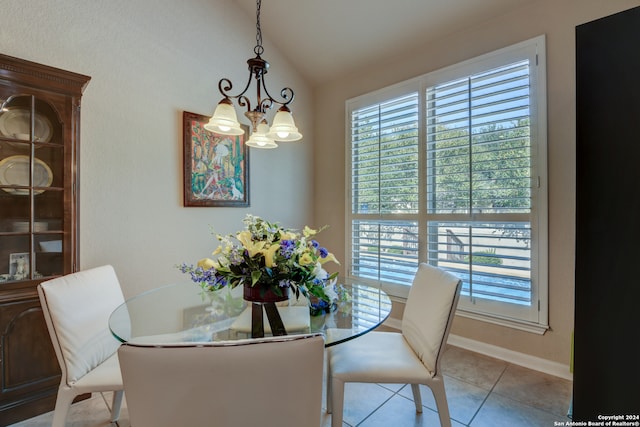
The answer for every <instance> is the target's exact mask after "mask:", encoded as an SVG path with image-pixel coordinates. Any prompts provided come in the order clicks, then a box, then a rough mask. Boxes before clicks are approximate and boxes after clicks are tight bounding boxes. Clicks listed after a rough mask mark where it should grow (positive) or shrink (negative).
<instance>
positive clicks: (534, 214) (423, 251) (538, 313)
mask: <svg viewBox="0 0 640 427" xmlns="http://www.w3.org/2000/svg"><path fill="white" fill-rule="evenodd" d="M545 49H546V48H545V36H544V35H541V36H538V37H535V38H532V39H529V40H526V41H523V42H520V43H517V44H514V45H511V46H508V47H505V48H502V49H498V50H496V51H493V52H490V53H487V54H484V55H480V56H478V57H476V58H472V59H469V60H467V61H463V62H460V63H458V64H455V65H452V66H449V67H445V68H442V69H439V70H435V71H432V72H429V73H426V74H424V75H421V76H418V77H415V78H412V79H409V80H406V81H403V82H400V83H397V84H394V85H391V86H388V87H385V88H382V89H379V90H376V91H373V92H370V93H367V94H364V95H361V96H359V97H356V98H352V99H349V100H347V101H346V103H345V107H346V108H345V124H346V126H345V142H346V143H345V160H346V161H345V169H346V174H345V176H346V177H347V179H346V180H345V181H346V182H345V187H346V188H345V197H346V199H345V230H346V233H345V234H346V236H347V237H346V238H345V254H346V266H345V268H346V274H347V276H348V277H349V278H350V279H355V280H360V281H365V282H370V283H376V284H378V285H380V286H381V287H382V288H383V289H384V290H385V291H386V292H387V293H388V294H389V295H390V296H392V297H397V298H400V299H405V298H406V297H407V295H408V293H409V289H410V285H411V283H407V284H406V285H400V284H397V283H395V284H394V283H388V282H383V281H375V280H367V279H362V278H359V277H354V276H352V275H351V272H352V268H353V259H352V255H353V253H352V249H353V246H352V223H353V221H354V220H358V219H360V220H367V219H369V220H378V221H383V220H408V221H416V222H417V223H418V230H419V249H418V253H419V255H418V258H419V259H418V262H427V257H428V254H427V245H428V242H427V240H428V238H426V236H427V223H428V222H429V221H434V220H440V218H442V216H441V215H440V214H431V213H428V211H427V200H426V198H427V194H426V186H427V182H426V181H427V173H426V165H427V141H426V138H427V136H426V132H427V126H426V111H425V110H426V105H427V101H426V92H427V89H428V88H429V87H433V86H435V85H438V84H442V83H445V82H450V81H452V80H456V79H459V78H464V77H469V76H472V75H474V74H477V73H482V72H485V71H487V70H490V69H492V68H496V67H500V66H504V65H506V64H510V63H513V62H517V61H519V60H523V59H529V63H530V80H529V81H530V111H529V117H530V123H531V125H530V132H531V134H530V141H531V164H532V166H531V167H532V177H531V179H532V184H531V212H530V213H528V214H496V215H494V216H495V217H496V218H495V219H496V220H497V221H509V219H510V218H513V219H521V218H522V217H523V215H525V216H528V217H529V218H528V220H529V222H530V224H531V240H532V244H531V249H530V254H531V293H532V295H531V307H530V308H529V309H528V310H529V311H530V312H531V313H530V314H531V315H529V316H528V317H527V318H526V319H524V318H515V317H512V316H511V315H509V310H502V309H500V306H504V305H505V304H501V303H496V304H497V308H498V310H497V312H488V311H487V310H486V309H487V307H485V306H483V309H482V310H477V309H474V308H473V307H472V306H469V305H468V304H465V303H464V302H462V301H461V303H460V304H459V306H458V310H457V314H458V315H461V316H464V317H469V318H473V319H478V320H482V321H486V322H490V323H495V324H499V325H503V326H509V327H512V328H516V329H520V330H525V331H528V332H532V333H538V334H543V333H544V332H545V331H546V330H547V329H548V328H549V326H548V205H547V114H546V109H547V100H546V51H545ZM416 91H417V93H418V99H419V100H418V149H419V154H418V156H419V160H418V161H419V163H418V169H419V174H418V177H419V183H418V186H419V194H418V197H419V200H418V203H419V209H418V212H417V213H416V214H376V215H373V214H358V213H353V211H352V193H351V187H352V163H351V159H352V156H351V154H352V153H351V150H352V143H351V132H352V128H351V115H352V112H354V111H356V110H359V109H363V108H366V107H368V106H371V105H374V104H380V103H383V102H385V101H389V100H391V99H394V98H397V97H400V96H403V95H408V94H411V93H416ZM473 217H474V216H473V215H471V218H473ZM441 220H442V221H449V220H451V218H446V217H445V218H444V219H441ZM472 220H473V219H472ZM461 300H462V298H461ZM488 305H489V306H491V305H492V304H488ZM489 308H490V309H491V310H493V308H491V307H489Z"/></svg>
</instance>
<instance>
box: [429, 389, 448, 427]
mask: <svg viewBox="0 0 640 427" xmlns="http://www.w3.org/2000/svg"><path fill="white" fill-rule="evenodd" d="M429 387H431V391H432V392H433V397H434V399H435V400H436V408H437V409H438V416H439V417H440V425H441V426H442V427H451V415H449V405H448V404H447V395H446V393H445V391H444V381H443V380H442V378H440V380H439V381H435V382H433V383H432V384H429Z"/></svg>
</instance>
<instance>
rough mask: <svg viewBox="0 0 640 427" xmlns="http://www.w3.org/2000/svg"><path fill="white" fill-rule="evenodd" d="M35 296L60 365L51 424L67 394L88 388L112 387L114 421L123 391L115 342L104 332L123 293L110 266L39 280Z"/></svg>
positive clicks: (57, 420)
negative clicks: (58, 382) (38, 298)
mask: <svg viewBox="0 0 640 427" xmlns="http://www.w3.org/2000/svg"><path fill="white" fill-rule="evenodd" d="M38 296H39V297H40V303H41V305H42V310H43V312H44V318H45V321H46V323H47V328H48V330H49V335H50V336H51V342H52V343H53V348H54V350H55V352H56V356H57V358H58V362H59V363H60V369H61V370H62V378H61V380H60V386H59V387H58V396H57V398H56V406H55V410H54V415H53V423H52V427H63V426H64V425H65V420H66V418H67V412H68V411H69V407H70V405H71V403H72V401H73V399H74V398H75V397H76V396H78V395H80V394H84V393H91V392H102V391H113V392H114V394H113V403H112V411H111V421H115V420H117V419H118V417H119V415H120V406H121V403H122V396H123V388H122V376H121V374H120V366H119V364H118V355H117V353H116V350H117V349H118V347H119V345H120V343H119V342H118V341H117V340H116V339H115V338H114V337H113V336H112V335H111V333H110V332H109V326H108V320H109V315H110V314H111V312H112V311H113V310H114V309H115V308H116V307H117V306H118V305H120V304H122V303H123V302H124V297H123V295H122V290H121V289H120V283H119V282H118V278H117V276H116V273H115V271H114V270H113V267H112V266H110V265H106V266H102V267H97V268H93V269H88V270H84V271H80V272H77V273H73V274H69V275H66V276H62V277H58V278H55V279H52V280H48V281H46V282H42V283H40V284H39V285H38Z"/></svg>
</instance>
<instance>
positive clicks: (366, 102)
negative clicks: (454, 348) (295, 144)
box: [346, 36, 547, 332]
mask: <svg viewBox="0 0 640 427" xmlns="http://www.w3.org/2000/svg"><path fill="white" fill-rule="evenodd" d="M545 91H546V87H545V66H544V37H543V36H541V37H537V38H535V39H532V40H529V41H526V42H523V43H520V44H517V45H515V46H511V47H508V48H505V49H501V50H499V51H497V52H493V53H491V54H487V55H483V56H482V57H479V58H475V59H473V60H470V61H466V62H464V63H462V64H458V65H455V66H452V67H448V68H446V69H443V70H439V71H436V72H432V73H429V74H426V75H424V76H420V77H418V78H416V79H412V80H410V81H407V82H403V83H400V84H398V85H395V86H392V87H389V88H385V89H383V90H380V91H377V92H374V93H371V94H367V95H364V96H361V97H359V98H356V99H353V100H350V101H348V102H347V122H348V126H347V132H348V133H349V134H348V140H349V142H350V143H349V144H348V150H349V152H348V156H349V157H350V159H351V161H350V162H348V166H347V167H348V171H347V175H348V176H350V177H351V185H350V188H349V191H348V192H347V193H348V194H347V197H348V203H347V206H348V209H347V213H346V216H347V224H348V226H349V227H350V230H349V235H350V239H349V242H348V248H347V249H348V250H347V253H348V256H349V265H348V269H349V274H350V275H351V276H354V277H357V278H362V279H369V280H375V281H377V282H379V283H381V284H383V285H384V286H385V287H386V289H387V291H388V292H390V293H391V294H394V295H397V296H406V294H407V293H408V286H407V285H410V284H411V281H412V279H413V276H414V274H415V272H416V271H417V267H418V264H419V263H420V262H428V263H429V264H432V265H436V266H439V267H442V268H444V269H446V270H448V271H451V272H453V273H454V274H456V275H457V276H458V277H460V278H461V279H462V280H463V289H462V295H461V298H460V303H459V307H458V313H459V314H462V315H466V316H470V317H475V318H481V319H484V320H489V321H492V322H496V323H500V324H508V325H512V326H515V327H518V328H521V329H525V330H530V331H535V332H541V331H544V330H545V328H546V325H547V308H546V307H547V259H546V258H547V257H546V253H547V251H546V245H547V220H546V217H547V211H546V97H545Z"/></svg>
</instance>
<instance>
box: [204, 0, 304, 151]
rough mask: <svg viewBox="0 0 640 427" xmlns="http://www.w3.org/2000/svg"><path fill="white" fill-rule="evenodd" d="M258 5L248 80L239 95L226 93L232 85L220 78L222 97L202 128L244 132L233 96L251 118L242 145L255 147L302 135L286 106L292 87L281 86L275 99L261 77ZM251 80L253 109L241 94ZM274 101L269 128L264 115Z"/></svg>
mask: <svg viewBox="0 0 640 427" xmlns="http://www.w3.org/2000/svg"><path fill="white" fill-rule="evenodd" d="M261 5H262V0H257V1H256V30H257V32H256V46H255V47H254V48H253V52H254V53H255V54H256V56H255V58H250V59H248V60H247V64H249V80H248V81H247V85H246V86H245V88H244V90H243V91H242V92H240V93H239V94H237V95H230V94H229V91H230V90H231V89H232V87H233V85H232V83H231V81H230V80H229V79H227V78H223V79H221V80H220V81H219V82H218V90H220V93H221V94H222V95H223V96H224V98H222V100H221V101H220V102H219V103H218V105H217V107H216V109H215V111H214V113H213V117H211V120H209V122H208V123H207V124H206V125H204V128H205V129H207V130H208V131H211V132H215V133H219V134H223V135H242V134H244V130H243V129H242V127H241V126H240V123H239V122H238V118H237V116H236V110H235V108H234V106H233V103H232V102H231V100H232V99H236V100H237V103H238V105H239V106H240V107H246V108H247V111H245V112H244V115H245V116H246V117H247V118H248V119H249V120H250V121H251V129H252V133H251V136H250V137H249V140H248V141H247V142H246V144H247V145H248V146H250V147H256V148H276V147H277V146H278V144H276V142H275V141H297V140H299V139H301V138H302V134H301V133H299V132H298V128H297V127H296V125H295V123H294V121H293V115H292V114H291V110H289V107H288V105H289V104H290V103H291V101H293V98H294V93H293V90H291V88H288V87H285V88H284V89H282V90H281V91H280V97H281V101H279V100H277V99H275V98H273V97H272V96H271V94H269V91H268V90H267V86H266V84H265V80H264V76H265V74H267V70H268V69H269V63H268V62H267V61H265V60H264V59H262V57H261V56H260V55H262V53H264V48H263V47H262V30H261V29H260V7H261ZM252 79H255V80H256V100H255V108H253V109H251V100H250V99H249V98H248V96H246V95H245V94H246V93H247V90H248V89H249V86H251V80H252ZM263 92H264V94H265V95H266V97H264V98H263V97H262V93H263ZM274 104H278V105H280V108H279V109H278V111H277V112H276V114H275V116H274V118H273V123H272V124H271V127H269V124H268V123H267V120H266V118H265V116H266V113H267V111H268V110H269V109H270V108H272V107H273V105H274Z"/></svg>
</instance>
